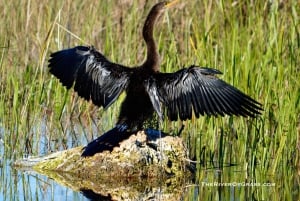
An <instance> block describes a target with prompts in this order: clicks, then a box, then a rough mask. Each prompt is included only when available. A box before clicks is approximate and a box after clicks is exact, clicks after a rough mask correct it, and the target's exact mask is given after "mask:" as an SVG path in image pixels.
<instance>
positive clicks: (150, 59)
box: [143, 9, 159, 71]
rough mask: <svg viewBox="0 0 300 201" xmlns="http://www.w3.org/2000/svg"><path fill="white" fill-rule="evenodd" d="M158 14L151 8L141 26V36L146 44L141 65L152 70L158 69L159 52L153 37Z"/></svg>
mask: <svg viewBox="0 0 300 201" xmlns="http://www.w3.org/2000/svg"><path fill="white" fill-rule="evenodd" d="M158 16H159V12H158V11H157V10H155V9H152V10H151V11H150V13H149V15H148V17H147V19H146V22H145V25H144V28H143V37H144V40H145V42H146V44H147V58H146V61H145V62H144V64H143V66H145V67H146V68H150V69H151V70H153V71H159V54H158V51H157V47H156V43H155V41H154V38H153V28H154V24H155V22H156V20H157V18H158ZM150 69H149V70H150Z"/></svg>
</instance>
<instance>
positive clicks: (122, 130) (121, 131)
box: [81, 125, 132, 157]
mask: <svg viewBox="0 0 300 201" xmlns="http://www.w3.org/2000/svg"><path fill="white" fill-rule="evenodd" d="M127 127H128V126H126V125H117V126H116V127H114V128H113V129H111V130H109V131H107V132H106V133H104V134H103V135H101V136H100V137H98V138H96V139H95V140H93V141H91V142H90V143H88V145H87V146H86V147H84V151H83V152H82V154H81V156H83V157H86V156H93V155H95V154H96V153H100V152H103V151H105V150H108V151H112V150H113V148H114V147H116V146H119V143H120V142H122V141H123V140H125V139H127V138H128V137H129V136H130V135H131V134H132V133H131V132H128V131H127Z"/></svg>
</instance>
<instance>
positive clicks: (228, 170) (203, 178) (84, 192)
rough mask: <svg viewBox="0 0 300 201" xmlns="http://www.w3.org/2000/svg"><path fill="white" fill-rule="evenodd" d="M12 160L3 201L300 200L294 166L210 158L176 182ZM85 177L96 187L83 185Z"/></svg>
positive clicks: (2, 171)
mask: <svg viewBox="0 0 300 201" xmlns="http://www.w3.org/2000/svg"><path fill="white" fill-rule="evenodd" d="M3 133H4V131H3V132H2V134H3ZM0 134H1V133H0ZM0 137H3V136H0ZM40 140H41V142H40V143H41V144H42V145H44V146H46V145H48V144H49V143H48V142H47V139H46V138H45V137H44V136H41V138H40ZM80 141H85V142H83V143H74V140H72V137H71V135H70V136H69V137H68V138H67V142H66V143H67V146H68V147H72V146H73V147H74V146H77V145H78V144H85V143H86V140H84V139H80ZM56 143H57V142H56ZM0 145H1V146H0V154H1V156H3V142H1V141H0ZM50 146H52V145H50ZM39 147H40V152H41V153H45V152H46V151H45V150H46V148H45V147H43V146H39ZM12 163H13V161H11V160H10V159H6V158H3V157H2V158H0V175H1V176H0V201H19V200H20V201H31V200H35V201H47V200H66V201H68V200H70V201H71V200H72V201H77V200H78V201H81V200H112V199H114V200H218V201H222V200H230V201H235V200H238V201H242V200H299V185H298V184H299V178H298V177H297V173H296V170H293V169H288V167H286V168H287V171H286V173H285V175H281V174H277V175H265V174H263V173H262V172H259V171H258V169H257V170H255V172H247V171H244V167H245V164H235V165H234V166H231V165H224V164H223V165H221V166H223V167H220V164H217V163H216V164H211V163H208V164H206V165H205V167H203V165H202V166H200V165H199V164H198V165H197V168H198V171H197V173H196V176H195V178H194V179H193V180H191V179H184V178H182V182H179V183H178V182H177V181H176V182H174V181H172V178H171V179H168V180H163V181H160V182H153V181H151V180H150V181H147V180H144V179H140V180H130V179H126V180H122V181H115V180H114V178H110V179H109V180H107V181H105V180H101V181H88V180H81V179H79V178H78V177H76V175H68V174H59V175H53V174H52V175H51V174H50V175H49V177H47V176H45V175H41V174H38V173H36V172H34V171H31V170H18V169H15V168H13V167H12V165H11V164H12ZM55 174H57V173H55ZM85 183H89V185H88V186H90V187H91V186H92V187H91V188H90V189H85V188H83V187H82V186H84V184H85Z"/></svg>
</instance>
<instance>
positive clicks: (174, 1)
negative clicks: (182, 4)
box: [165, 0, 179, 8]
mask: <svg viewBox="0 0 300 201" xmlns="http://www.w3.org/2000/svg"><path fill="white" fill-rule="evenodd" d="M178 1H179V0H173V1H170V2H168V3H167V4H166V5H165V8H170V7H172V6H173V5H175V4H176V3H177V2H178Z"/></svg>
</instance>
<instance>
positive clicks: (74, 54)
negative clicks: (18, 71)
mask: <svg viewBox="0 0 300 201" xmlns="http://www.w3.org/2000/svg"><path fill="white" fill-rule="evenodd" d="M50 57H51V58H50V59H49V69H50V72H51V73H52V74H53V75H55V76H56V77H57V78H58V79H59V80H60V82H61V83H62V84H63V85H64V86H65V87H67V88H68V89H70V88H71V87H72V86H73V85H74V90H75V91H76V92H77V93H78V95H79V96H81V97H83V98H84V99H86V100H88V101H89V100H92V102H93V103H94V104H95V105H98V106H103V107H104V108H107V107H109V106H110V105H111V104H112V103H113V102H114V101H115V100H116V99H117V98H118V97H119V95H120V94H121V93H122V91H124V90H126V88H127V86H128V81H129V76H130V73H131V69H130V68H127V67H125V66H122V65H119V64H115V63H112V62H110V61H109V60H107V59H106V58H105V57H104V56H103V55H102V54H101V53H99V52H98V51H96V50H95V49H94V48H93V47H85V46H77V47H74V48H70V49H64V50H61V51H58V52H55V53H53V54H51V56H50ZM74 83H75V84H74Z"/></svg>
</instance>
